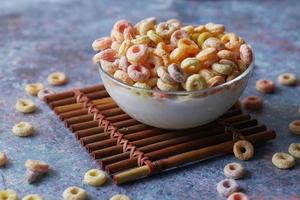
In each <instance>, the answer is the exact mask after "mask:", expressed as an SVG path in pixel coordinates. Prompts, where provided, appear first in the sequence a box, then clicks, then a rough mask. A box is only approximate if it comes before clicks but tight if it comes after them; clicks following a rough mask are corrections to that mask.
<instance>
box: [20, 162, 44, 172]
mask: <svg viewBox="0 0 300 200" xmlns="http://www.w3.org/2000/svg"><path fill="white" fill-rule="evenodd" d="M25 167H26V168H27V169H30V170H32V171H37V172H42V173H47V172H48V171H49V165H48V164H47V163H46V162H44V161H41V160H26V162H25Z"/></svg>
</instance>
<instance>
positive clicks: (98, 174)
mask: <svg viewBox="0 0 300 200" xmlns="http://www.w3.org/2000/svg"><path fill="white" fill-rule="evenodd" d="M106 179H107V178H106V174H105V172H103V171H101V170H99V169H90V170H89V171H87V172H86V173H85V175H84V179H83V181H84V183H86V184H88V185H91V186H100V185H103V184H104V183H105V182H106Z"/></svg>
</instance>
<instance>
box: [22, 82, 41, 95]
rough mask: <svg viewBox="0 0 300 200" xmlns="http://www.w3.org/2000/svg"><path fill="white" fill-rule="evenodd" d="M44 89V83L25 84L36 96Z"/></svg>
mask: <svg viewBox="0 0 300 200" xmlns="http://www.w3.org/2000/svg"><path fill="white" fill-rule="evenodd" d="M42 89H44V85H43V84H42V83H31V84H27V85H26V86H25V91H26V92H27V93H28V94H30V95H32V96H36V95H37V94H38V92H39V91H40V90H42Z"/></svg>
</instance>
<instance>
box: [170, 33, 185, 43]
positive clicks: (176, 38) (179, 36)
mask: <svg viewBox="0 0 300 200" xmlns="http://www.w3.org/2000/svg"><path fill="white" fill-rule="evenodd" d="M182 38H189V34H188V33H187V32H186V31H185V30H177V31H175V32H174V33H172V35H171V39H170V42H171V44H173V45H177V42H178V41H179V40H180V39H182Z"/></svg>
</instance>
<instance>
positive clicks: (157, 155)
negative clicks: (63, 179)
mask: <svg viewBox="0 0 300 200" xmlns="http://www.w3.org/2000/svg"><path fill="white" fill-rule="evenodd" d="M45 102H46V103H47V104H48V105H49V106H50V107H51V108H52V109H53V110H54V112H55V113H56V114H57V115H58V117H59V118H60V119H61V120H62V121H63V122H64V125H65V126H66V127H68V128H69V129H70V130H71V132H72V133H74V135H75V137H76V138H77V139H78V140H79V142H80V144H81V145H82V146H84V147H85V148H86V150H87V151H88V152H89V153H90V155H91V156H92V158H93V159H95V160H97V161H98V162H99V165H100V166H101V167H102V168H103V169H104V170H106V171H107V172H108V174H110V175H112V177H113V180H114V182H115V183H116V184H122V183H126V182H129V181H133V180H137V179H140V178H143V177H147V176H150V175H151V174H155V173H159V172H163V171H166V170H169V169H172V168H176V167H180V166H182V165H186V164H189V163H194V162H196V161H200V160H203V159H208V158H210V157H213V156H217V155H220V154H225V153H231V152H232V148H233V144H234V142H236V141H237V140H239V139H246V140H248V141H250V142H251V143H252V144H254V145H256V144H258V143H261V142H265V141H267V140H270V139H273V138H275V137H276V133H275V131H274V130H269V129H267V127H266V126H265V125H259V124H258V122H257V120H256V119H253V118H251V116H250V115H249V114H245V113H243V112H242V110H241V109H240V107H239V105H238V104H236V105H235V106H233V107H232V108H231V109H230V110H228V111H227V112H226V113H225V114H224V115H223V116H221V117H220V118H219V119H218V120H215V121H214V122H211V123H209V124H206V125H204V126H200V127H197V128H192V129H186V130H179V131H171V130H164V129H160V128H154V127H151V126H148V125H145V124H142V123H140V122H138V121H137V120H135V119H133V118H131V117H130V116H129V115H127V114H126V113H125V112H124V111H123V110H122V109H120V108H119V107H118V106H117V104H116V103H115V102H114V101H113V100H112V99H111V98H110V97H109V95H108V93H107V92H106V90H105V88H104V86H103V85H95V86H91V87H86V88H82V89H74V90H69V91H65V92H61V93H56V94H51V95H48V96H46V97H45Z"/></svg>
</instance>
